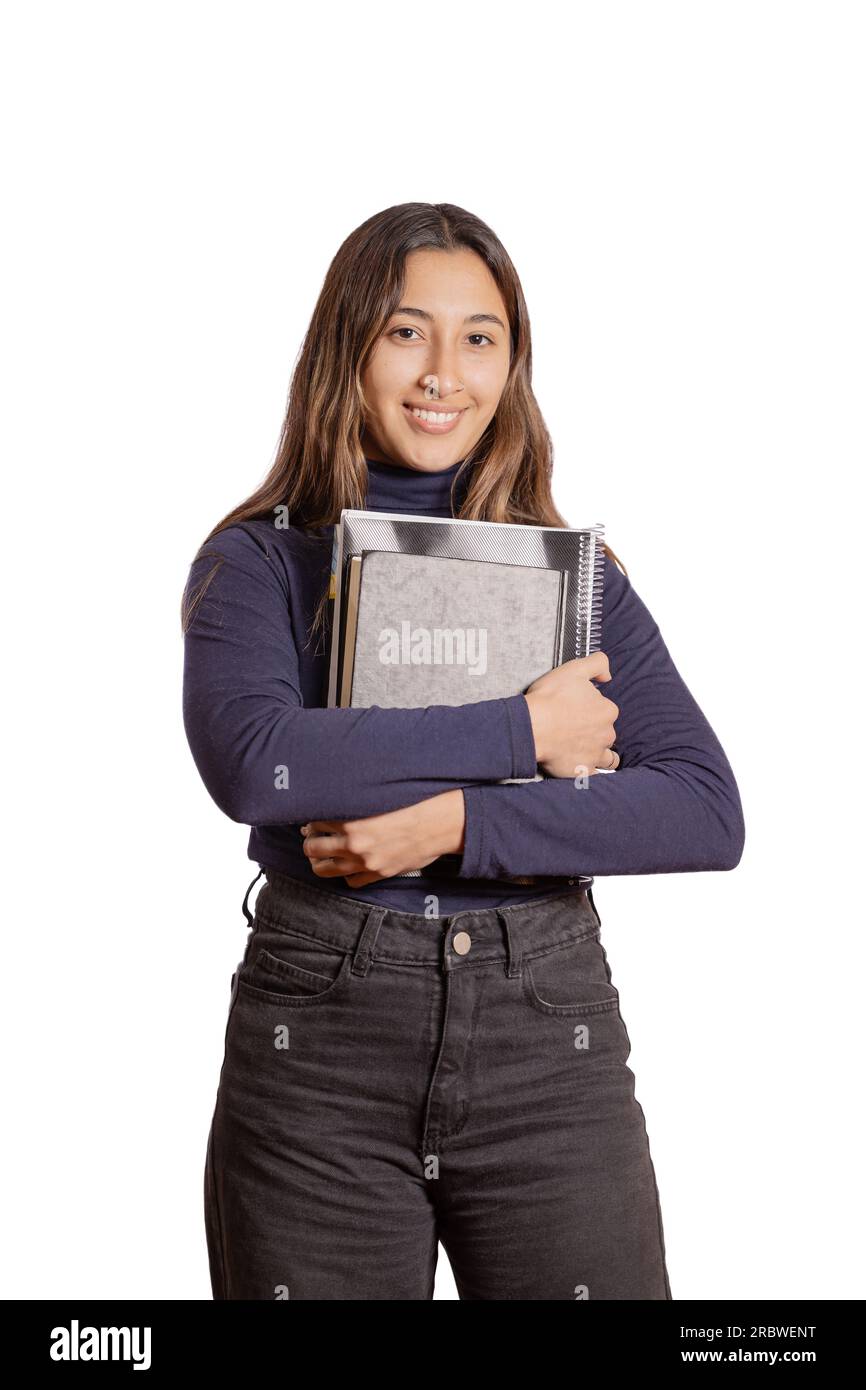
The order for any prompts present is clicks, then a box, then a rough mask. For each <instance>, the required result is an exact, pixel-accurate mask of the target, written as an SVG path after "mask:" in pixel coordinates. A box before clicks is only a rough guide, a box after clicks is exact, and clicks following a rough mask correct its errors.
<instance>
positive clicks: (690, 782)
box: [460, 760, 745, 878]
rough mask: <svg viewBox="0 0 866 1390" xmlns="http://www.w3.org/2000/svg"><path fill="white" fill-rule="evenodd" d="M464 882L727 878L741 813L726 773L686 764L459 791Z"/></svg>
mask: <svg viewBox="0 0 866 1390" xmlns="http://www.w3.org/2000/svg"><path fill="white" fill-rule="evenodd" d="M463 798H464V803H465V808H466V826H465V846H464V851H463V859H462V863H461V868H460V877H462V878H502V877H508V876H510V875H523V874H542V875H547V874H552V875H573V874H574V875H576V874H599V875H607V874H610V875H616V874H655V873H685V872H692V871H696V870H705V869H733V868H734V867H736V865H737V863H738V862H739V860H740V857H741V855H742V851H743V845H744V836H745V830H744V823H743V812H742V806H741V803H740V797H739V792H738V789H737V785H736V782H735V781H734V778H733V775H732V774H731V773H730V769H728V768H727V767H726V764H724V765H720V766H716V767H715V768H709V767H706V766H703V767H702V766H696V765H695V764H693V763H689V762H686V761H682V762H679V761H673V760H672V761H668V762H665V763H660V764H658V765H654V766H653V765H644V766H642V767H636V768H624V769H620V770H619V771H617V772H614V773H611V774H610V775H609V776H605V775H603V774H596V775H595V776H593V777H590V778H588V779H587V780H586V784H585V785H575V783H574V782H573V781H572V780H571V779H570V778H547V779H545V780H544V781H543V782H532V783H528V784H526V785H524V786H505V787H497V786H478V787H467V788H464V791H463Z"/></svg>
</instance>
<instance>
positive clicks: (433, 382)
mask: <svg viewBox="0 0 866 1390" xmlns="http://www.w3.org/2000/svg"><path fill="white" fill-rule="evenodd" d="M424 396H425V398H426V399H427V400H428V401H438V399H439V378H438V376H436V375H434V373H432V372H431V373H430V375H429V376H425V378H424Z"/></svg>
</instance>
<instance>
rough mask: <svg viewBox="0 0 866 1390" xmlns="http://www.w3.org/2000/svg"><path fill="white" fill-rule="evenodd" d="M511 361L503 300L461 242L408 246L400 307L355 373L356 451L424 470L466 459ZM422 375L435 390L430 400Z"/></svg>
mask: <svg viewBox="0 0 866 1390" xmlns="http://www.w3.org/2000/svg"><path fill="white" fill-rule="evenodd" d="M510 359H511V335H510V325H509V322H508V315H507V313H506V309H505V304H504V302H503V299H502V295H501V294H500V292H499V289H498V287H497V284H496V281H495V280H494V279H493V276H492V275H491V274H490V271H489V270H488V269H487V266H486V265H485V264H484V261H483V260H482V259H481V257H480V256H478V255H476V253H475V252H474V251H469V250H467V249H466V248H465V247H461V248H460V249H459V250H457V251H430V250H423V251H411V252H410V253H409V255H408V256H407V257H406V274H405V284H404V287H403V294H402V296H401V299H400V305H399V306H398V309H397V312H396V313H394V314H392V316H391V318H390V319H389V320H388V322H387V324H386V325H385V328H384V330H383V332H382V334H381V336H380V338H379V341H378V342H377V343H376V346H375V348H374V349H373V352H372V355H371V357H370V360H369V361H368V363H367V366H366V368H365V370H364V373H363V375H362V378H361V380H362V384H363V387H364V394H365V395H366V397H367V400H368V402H369V408H370V413H369V415H368V416H367V417H366V418H365V421H364V429H363V431H362V434H361V443H362V446H363V449H364V454H365V456H366V457H367V458H370V459H376V460H378V461H379V462H380V463H396V464H402V466H403V467H405V468H416V469H418V470H419V471H420V472H425V473H433V472H438V471H439V470H440V469H443V468H449V467H450V466H451V465H452V464H454V463H457V462H458V461H459V460H460V459H462V458H465V457H466V455H467V454H468V453H469V450H470V449H471V448H472V447H473V445H474V444H476V443H477V442H478V440H479V439H480V438H481V436H482V435H483V433H484V431H485V430H486V429H487V426H488V425H489V424H490V421H491V420H492V419H493V416H494V415H495V413H496V407H497V405H498V404H499V398H500V396H501V395H502V391H503V389H504V387H505V383H506V381H507V379H508V367H509V362H510ZM430 375H435V376H436V378H437V381H438V387H439V396H438V398H437V399H433V400H430V399H428V398H427V396H426V395H425V385H426V382H427V378H428V377H429V376H430ZM413 408H414V409H413ZM415 411H423V412H425V413H427V414H428V415H431V414H433V415H435V418H434V419H433V420H429V419H428V420H425V419H423V418H419V416H418V414H416V413H415ZM451 415H456V418H455V419H453V420H452V419H449V417H450V416H451Z"/></svg>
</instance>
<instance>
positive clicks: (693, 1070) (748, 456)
mask: <svg viewBox="0 0 866 1390" xmlns="http://www.w3.org/2000/svg"><path fill="white" fill-rule="evenodd" d="M564 26H565V27H564ZM863 37H864V35H863V9H862V6H859V5H856V4H851V5H848V4H842V3H835V4H834V3H832V2H831V3H828V2H827V0H823V2H822V3H820V4H819V3H812V4H802V3H792V2H791V0H789V2H788V3H784V4H782V3H779V4H772V3H761V0H749V2H748V3H736V2H735V0H724V3H653V4H649V5H648V4H643V3H640V4H609V5H594V4H593V5H580V4H578V5H572V6H571V7H562V6H560V5H554V4H551V3H538V2H536V3H533V4H532V5H530V6H527V7H525V8H524V7H509V6H506V5H503V4H502V0H499V3H497V4H487V3H485V4H478V3H475V4H473V3H468V4H467V5H465V6H462V7H456V8H455V7H453V6H452V7H450V8H449V7H445V8H444V9H443V8H442V7H439V8H436V7H434V8H433V9H431V8H430V7H429V6H420V7H414V8H413V7H407V6H406V4H405V3H393V4H392V3H388V4H386V3H367V4H365V5H359V6H350V5H348V4H347V5H334V4H330V5H322V6H315V7H303V6H290V5H288V4H285V5H271V4H255V3H250V0H245V3H243V4H240V3H233V4H213V3H209V4H193V3H183V0H181V2H180V3H178V2H177V0H175V3H172V4H170V5H169V4H160V3H154V0H149V3H147V4H144V3H139V4H130V3H125V4H124V3H120V4H117V3H113V4H107V3H105V4H96V3H87V2H86V0H79V3H77V4H75V5H66V4H46V3H42V4H40V3H31V4H29V5H27V6H24V5H19V6H15V7H8V8H7V9H6V11H5V18H4V20H3V24H2V35H0V38H2V43H0V50H2V54H3V56H2V59H0V63H2V70H0V94H2V96H0V100H2V106H3V110H2V116H3V131H4V140H3V146H4V148H3V171H2V172H3V189H4V193H5V195H6V213H5V215H4V225H3V238H4V241H5V246H4V250H3V257H2V274H3V281H4V283H3V288H2V303H3V309H2V318H3V320H4V327H3V349H2V351H3V362H2V367H3V372H2V375H3V387H4V396H5V398H6V403H7V404H6V410H5V412H4V420H3V434H4V440H3V455H4V464H5V468H4V484H3V486H4V496H5V517H4V526H3V544H2V558H3V565H4V571H5V580H4V596H5V599H6V617H5V631H6V634H7V636H6V650H7V658H8V662H7V665H6V675H5V694H6V699H7V702H8V712H7V714H6V718H5V721H4V726H5V728H4V732H5V734H6V752H5V756H4V764H3V768H4V772H3V782H4V789H5V797H4V802H5V808H6V811H7V814H8V822H7V828H6V831H5V835H4V844H5V848H6V850H7V862H6V869H5V876H4V889H5V891H4V897H3V901H4V906H5V924H4V925H5V932H4V950H3V960H4V967H5V989H4V991H3V1007H2V1010H0V1017H2V1036H0V1046H2V1054H3V1062H4V1068H5V1081H4V1096H5V1099H4V1105H3V1111H4V1115H3V1118H4V1131H5V1137H4V1141H3V1146H2V1164H3V1175H2V1190H3V1196H4V1199H5V1203H6V1205H7V1208H8V1210H7V1212H6V1214H5V1216H4V1230H5V1235H4V1252H5V1257H4V1260H3V1262H2V1264H3V1288H2V1292H3V1294H4V1295H5V1296H6V1297H13V1298H21V1297H35V1298H65V1297H70V1296H76V1297H77V1296H80V1297H81V1298H85V1297H117V1298H123V1299H135V1298H139V1297H141V1298H146V1297H147V1298H162V1299H209V1298H210V1297H211V1290H210V1283H209V1279H208V1270H207V1261H206V1249H205V1239H204V1225H203V1216H202V1195H201V1194H202V1171H203V1164H204V1151H205V1140H206V1135H207V1129H208V1125H209V1123H210V1117H211V1113H212V1109H213V1103H214V1099H215V1093H216V1084H217V1078H218V1071H219V1066H220V1062H221V1059H222V1045H223V1029H224V1024H225V1014H226V1009H227V1005H228V990H229V979H230V976H231V973H232V971H233V969H234V967H235V964H236V963H237V961H238V959H239V958H240V955H241V953H242V949H243V944H244V939H245V924H244V921H243V918H242V916H241V911H240V903H241V898H242V896H243V892H244V889H245V887H246V885H247V883H248V881H249V879H250V878H252V876H253V873H254V872H255V869H254V866H252V865H251V864H250V863H249V862H248V861H247V859H246V841H247V831H246V830H245V829H244V828H243V827H242V826H239V825H235V824H233V823H232V822H230V821H228V820H227V819H225V818H224V817H223V816H222V815H221V814H220V812H219V811H218V810H217V809H216V807H215V806H214V805H213V803H212V802H211V801H210V799H209V797H208V795H207V793H206V791H205V790H204V787H203V785H202V784H201V782H200V781H199V778H198V775H197V773H196V771H195V768H194V765H193V763H192V759H191V757H190V755H189V752H188V749H187V746H186V743H185V739H184V733H183V728H182V723H181V710H180V696H181V662H182V644H181V637H180V628H179V619H178V608H179V602H180V595H181V590H182V588H183V584H184V581H185V579H186V574H187V569H188V565H189V563H190V560H191V559H192V556H193V554H194V552H195V550H196V548H197V546H198V544H199V542H200V540H201V539H202V538H203V536H204V535H205V533H206V532H207V531H208V530H209V529H210V527H211V526H212V525H213V524H214V523H215V522H216V521H217V520H218V519H219V517H221V516H222V515H223V514H224V513H225V512H226V511H227V510H228V509H229V508H230V507H231V506H233V505H234V504H235V503H236V502H238V501H239V500H240V499H241V498H243V497H245V496H247V495H248V494H249V493H250V492H251V491H252V490H253V488H254V487H255V485H256V484H257V483H258V482H259V481H260V479H261V478H262V477H263V475H264V473H265V472H266V471H267V468H268V466H269V464H270V462H271V460H272V457H273V452H274V448H275V445H276V440H277V435H278V432H279V426H280V422H281V419H282V412H283V407H284V403H285V396H286V390H287V386H288V380H289V375H290V372H291V368H292V364H293V362H294V359H295V356H296V354H297V352H298V349H299V347H300V343H301V339H302V337H303V334H304V332H305V329H306V326H307V323H308V321H309V317H310V314H311V311H312V308H313V305H314V302H315V299H316V296H317V294H318V291H319V288H320V286H321V283H322V279H323V277H324V274H325V271H326V269H327V266H328V264H329V261H330V259H331V258H332V256H333V255H334V253H335V252H336V250H337V247H338V246H339V244H340V243H341V242H342V241H343V239H344V238H345V237H346V236H347V235H348V233H349V232H350V231H351V230H352V229H353V228H354V227H355V226H357V225H358V224H359V223H360V222H361V221H363V220H364V219H365V218H367V217H368V216H370V215H371V214H372V213H373V212H375V211H377V210H379V209H381V208H384V207H387V206H390V205H392V204H394V203H399V202H405V201H414V200H424V201H430V202H437V201H443V202H453V203H457V204H460V205H462V206H465V207H467V208H469V209H471V210H472V211H473V212H475V213H477V214H478V215H480V216H481V217H482V218H484V220H485V221H487V222H488V223H489V224H490V225H491V226H492V227H493V228H494V230H495V231H496V232H497V233H498V234H499V235H500V236H501V238H502V239H503V241H504V242H505V245H506V246H507V248H508V250H509V252H510V254H511V256H512V257H513V259H514V261H515V263H516V266H517V268H518V272H519V274H520V276H521V279H522V283H523V287H524V290H525V293H526V296H527V299H528V303H529V308H530V314H531V320H532V329H533V344H534V386H535V391H536V395H537V397H538V400H539V402H540V405H541V408H542V411H543V413H544V415H545V418H546V420H547V423H548V425H549V428H550V430H551V433H552V435H553V439H554V443H555V448H556V463H555V471H554V477H555V496H556V500H557V503H558V505H559V507H560V509H561V510H562V511H563V512H564V513H565V515H566V516H567V517H568V518H569V520H570V522H571V524H573V525H585V524H588V523H590V522H594V521H597V520H602V521H604V522H605V524H606V528H607V539H608V540H609V542H610V544H611V545H612V546H613V548H614V550H615V551H616V552H617V554H618V555H619V556H620V557H621V558H622V560H623V561H624V563H625V565H626V567H627V568H628V571H629V575H630V578H631V580H632V582H633V584H634V586H635V588H636V589H637V591H638V593H639V594H640V595H641V597H642V598H643V599H644V601H645V602H646V603H647V605H648V607H649V608H650V611H651V612H652V614H653V615H654V617H655V618H656V620H657V621H658V623H659V625H660V627H661V630H662V633H663V635H664V637H665V639H666V641H667V643H668V646H669V649H670V651H671V654H672V656H673V658H674V660H675V662H676V663H677V665H678V667H679V669H680V671H681V673H682V675H683V677H684V679H685V680H686V682H687V684H688V685H689V687H690V689H691V690H692V692H693V693H694V695H695V696H696V698H697V699H698V702H699V703H700V704H701V706H702V708H703V710H704V712H705V713H706V715H707V717H708V718H709V720H710V722H711V724H712V725H713V727H714V728H715V730H716V732H717V734H718V735H719V738H720V739H721V741H722V744H723V746H724V747H725V750H726V752H727V753H728V756H729V757H730V759H731V762H732V765H733V767H734V770H735V773H736V775H737V779H738V782H739V785H740V790H741V793H742V797H743V802H744V808H745V815H746V825H747V843H746V849H745V853H744V856H743V859H742V861H741V864H740V865H739V867H738V868H737V869H736V870H735V871H733V872H731V873H697V874H679V875H677V874H671V875H655V876H644V877H634V878H629V877H620V878H607V879H604V880H598V881H597V886H596V892H595V896H596V903H597V906H598V908H599V911H600V914H601V917H602V922H603V933H602V939H603V940H604V942H605V944H606V946H607V950H608V954H609V957H610V961H611V965H612V969H613V972H614V979H615V982H616V983H617V984H618V985H619V988H620V994H621V1003H622V1008H623V1015H624V1018H625V1019H626V1022H627V1024H628V1029H629V1033H630V1036H631V1040H632V1044H633V1050H632V1055H631V1060H630V1064H631V1066H632V1068H633V1070H634V1072H635V1075H636V1078H637V1095H638V1098H639V1100H640V1101H641V1103H642V1105H643V1107H644V1111H645V1114H646V1117H647V1126H648V1131H649V1136H650V1143H651V1149H652V1154H653V1158H654V1162H655V1166H656V1175H657V1179H658V1183H659V1189H660V1194H661V1201H662V1210H663V1218H664V1225H665V1236H666V1241H667V1252H668V1268H669V1273H670V1278H671V1285H672V1290H673V1294H674V1298H675V1299H689V1298H697V1299H710V1298H722V1299H737V1298H793V1299H830V1298H844V1299H853V1298H862V1297H863V1296H864V1293H866V1289H864V1275H863V1238H864V1227H863V1198H862V1195H861V1194H862V1189H863V1182H862V1156H863V1151H862V1132H861V1124H862V1105H863V1083H862V1036H861V1008H862V990H863V974H864V952H863V926H864V922H863V913H862V901H863V893H862V887H861V885H862V874H863V871H864V867H866V857H864V854H863V851H862V817H861V814H860V813H861V805H860V802H861V797H860V786H859V775H860V774H859V769H860V760H859V756H858V754H857V747H858V746H859V745H858V743H857V737H858V736H857V733H856V728H857V721H858V719H859V715H860V710H861V708H862V679H863V664H862V659H861V640H862V630H863V621H862V590H861V586H860V566H861V560H862V555H863V549H864V544H863V538H862V534H861V531H862V515H863V514H862V495H860V484H861V478H862V472H863V466H864V447H863V445H864V429H863V371H864V331H863V329H864V322H866V302H864V301H866V294H864V256H863V248H864V246H866V225H864V224H866V218H864V186H863V169H864V163H863V159H864V141H863V130H864V118H866V111H864V99H863V80H862V77H863V68H864V56H866V55H864V42H863ZM588 867H591V866H588ZM436 1296H437V1298H443V1299H448V1298H455V1297H456V1294H455V1289H454V1284H453V1280H452V1278H451V1274H450V1270H449V1267H448V1264H447V1260H446V1259H445V1256H444V1253H441V1252H440V1264H439V1270H438V1275H437V1291H436Z"/></svg>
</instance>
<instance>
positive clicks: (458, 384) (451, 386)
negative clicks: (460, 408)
mask: <svg viewBox="0 0 866 1390" xmlns="http://www.w3.org/2000/svg"><path fill="white" fill-rule="evenodd" d="M431 383H432V385H431ZM421 386H422V387H423V388H424V394H425V396H427V399H428V400H434V401H435V400H438V399H442V400H450V398H451V397H452V396H453V395H455V394H456V393H457V392H458V391H462V390H463V382H462V381H461V380H460V377H459V376H458V374H457V363H456V360H455V358H454V356H453V353H452V352H450V351H448V350H446V349H444V348H440V349H439V351H438V352H437V353H435V354H434V360H433V361H431V362H429V363H428V370H427V371H425V373H424V375H423V377H422V378H421ZM428 386H430V390H431V392H432V394H428V391H427V387H428ZM437 387H438V392H439V394H438V396H437V395H436V388H437Z"/></svg>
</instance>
